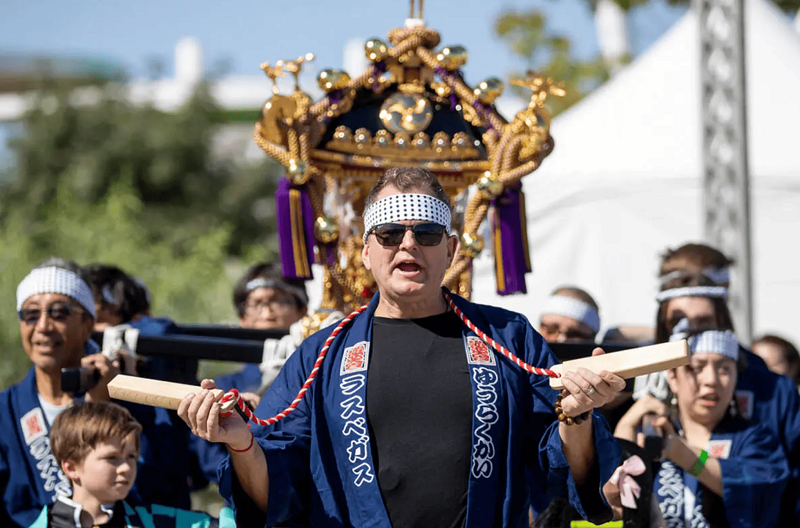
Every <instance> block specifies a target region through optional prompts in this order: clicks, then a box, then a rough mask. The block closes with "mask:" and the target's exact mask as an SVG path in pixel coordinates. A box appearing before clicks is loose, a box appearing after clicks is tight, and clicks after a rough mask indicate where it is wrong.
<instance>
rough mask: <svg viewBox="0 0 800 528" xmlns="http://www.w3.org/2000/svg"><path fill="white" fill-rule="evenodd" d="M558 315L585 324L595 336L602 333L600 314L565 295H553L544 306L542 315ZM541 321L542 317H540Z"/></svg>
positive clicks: (590, 306)
mask: <svg viewBox="0 0 800 528" xmlns="http://www.w3.org/2000/svg"><path fill="white" fill-rule="evenodd" d="M545 314H556V315H563V316H565V317H572V318H573V319H575V320H578V321H580V322H582V323H585V324H586V325H587V326H588V327H589V328H591V329H592V332H594V333H595V334H596V333H597V332H599V331H600V314H598V313H597V310H595V309H594V307H592V305H590V304H588V303H585V302H583V301H581V300H578V299H573V298H572V297H567V296H565V295H553V296H552V297H550V298H549V299H547V302H546V303H545V305H544V309H543V310H542V315H545ZM540 319H541V316H540Z"/></svg>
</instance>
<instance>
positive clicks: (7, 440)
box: [0, 367, 182, 528]
mask: <svg viewBox="0 0 800 528" xmlns="http://www.w3.org/2000/svg"><path fill="white" fill-rule="evenodd" d="M126 407H127V408H128V410H130V411H131V414H133V416H134V418H136V419H137V420H138V421H139V422H140V423H141V424H142V427H143V431H142V453H141V455H140V457H139V466H138V469H139V471H138V476H137V478H136V485H135V486H134V488H133V490H132V491H131V495H130V501H131V502H132V503H134V504H141V503H143V502H144V503H151V502H164V501H165V499H166V500H167V501H169V500H170V499H172V498H173V496H174V494H175V491H176V490H175V486H176V485H177V484H179V482H178V479H179V478H180V475H176V474H174V473H173V472H172V471H171V470H172V468H173V467H174V466H173V464H172V462H171V460H174V459H175V453H176V450H177V449H182V447H181V446H178V445H176V443H175V442H174V441H173V440H174V439H173V438H172V437H171V436H170V435H171V434H172V431H173V427H172V424H171V423H170V420H169V417H168V415H167V413H166V411H165V410H164V409H157V408H154V407H145V406H141V405H134V404H127V405H126ZM0 409H3V412H2V413H0V496H2V500H3V507H2V510H0V526H2V527H4V528H5V527H6V526H9V527H14V526H20V527H23V528H27V527H28V526H29V525H30V524H31V523H33V522H34V521H35V520H36V518H37V517H38V516H39V513H40V512H41V511H42V508H43V507H44V506H46V505H48V504H51V503H52V502H53V500H54V498H55V497H56V495H57V494H61V495H65V496H67V495H70V494H71V493H72V489H71V487H70V485H69V481H68V480H67V479H66V477H65V476H64V474H63V473H62V471H61V469H60V466H59V464H58V462H57V461H56V459H55V457H53V454H52V453H51V451H50V437H49V431H50V426H51V424H49V423H48V422H47V418H45V415H44V412H43V411H42V409H41V407H40V405H39V398H38V395H37V392H36V377H35V374H34V368H33V367H31V370H30V371H29V372H28V374H27V376H25V379H23V380H22V381H21V382H20V383H19V384H17V385H13V386H11V387H9V388H8V389H6V390H4V391H3V392H0ZM156 498H158V500H155V499H156Z"/></svg>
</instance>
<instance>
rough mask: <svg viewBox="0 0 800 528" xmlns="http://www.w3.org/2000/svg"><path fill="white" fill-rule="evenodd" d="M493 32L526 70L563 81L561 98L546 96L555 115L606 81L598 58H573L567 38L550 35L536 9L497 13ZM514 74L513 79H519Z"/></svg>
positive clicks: (606, 70)
mask: <svg viewBox="0 0 800 528" xmlns="http://www.w3.org/2000/svg"><path fill="white" fill-rule="evenodd" d="M494 30H495V33H496V34H497V35H498V36H499V37H500V38H501V39H503V40H504V41H506V43H507V44H508V46H509V47H510V48H511V51H512V52H513V53H514V54H515V55H517V56H518V57H520V58H521V59H523V61H525V65H526V69H530V70H535V71H537V72H541V73H543V74H545V75H547V76H548V77H552V78H553V79H555V80H557V81H560V82H563V83H564V87H565V88H566V90H567V95H566V96H565V97H550V98H548V99H547V106H548V108H549V109H550V112H551V113H552V114H553V115H554V116H555V115H558V114H559V113H561V112H563V111H564V110H566V109H567V108H569V107H570V106H572V105H573V104H574V103H576V102H577V101H579V100H580V99H581V98H582V97H583V96H584V95H585V94H587V93H588V92H590V91H591V90H593V89H595V88H596V87H597V86H599V85H600V84H601V83H603V82H605V81H606V80H608V78H609V76H610V74H611V70H610V68H609V66H608V65H607V64H606V63H605V61H604V60H603V58H602V57H600V56H598V57H596V58H593V59H590V60H580V59H578V58H576V57H574V56H573V54H572V49H571V44H570V41H569V38H567V37H566V36H564V35H559V34H553V33H552V32H551V31H550V30H549V29H548V28H547V23H546V18H545V15H544V14H543V13H542V12H541V11H538V10H535V9H534V10H527V11H508V12H506V13H503V14H501V15H500V16H499V17H498V18H497V20H496V22H495V26H494ZM520 75H521V74H516V75H515V76H520Z"/></svg>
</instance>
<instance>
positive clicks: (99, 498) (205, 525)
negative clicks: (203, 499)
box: [30, 402, 235, 528]
mask: <svg viewBox="0 0 800 528" xmlns="http://www.w3.org/2000/svg"><path fill="white" fill-rule="evenodd" d="M141 431H142V426H141V425H139V423H138V422H137V421H136V420H134V419H133V417H132V416H131V415H130V413H129V412H128V410H127V409H125V408H124V407H121V406H119V405H116V404H114V403H110V402H86V403H84V404H83V405H78V406H74V407H70V408H69V409H67V410H65V411H64V412H62V413H61V414H60V415H59V416H58V418H56V419H55V421H54V422H53V427H52V429H51V431H50V445H51V450H52V453H53V456H54V457H55V459H56V460H57V461H58V463H59V465H60V467H61V470H62V471H63V472H64V475H66V477H67V478H68V479H69V481H70V483H71V484H72V497H64V496H58V498H57V499H56V501H55V502H54V503H53V504H52V505H50V506H45V508H44V510H42V513H41V514H40V515H39V518H38V519H37V520H36V522H34V523H33V524H32V525H31V527H30V528H67V527H69V528H82V527H94V526H97V527H101V526H102V527H108V528H116V527H119V528H167V527H169V528H181V527H184V526H186V527H192V528H217V527H223V528H224V527H227V526H235V524H234V523H233V518H232V517H233V516H232V512H230V513H229V512H227V511H226V510H223V512H222V516H221V520H220V521H217V519H214V518H213V517H210V516H209V515H208V514H205V513H200V512H193V511H186V510H178V509H176V508H171V507H166V506H157V505H152V506H147V507H144V506H139V507H136V508H132V507H131V506H129V505H128V504H127V503H126V502H125V497H127V496H128V492H129V491H130V490H131V487H132V486H133V482H134V481H135V480H136V461H137V459H138V458H139V450H140V448H141V445H140V441H139V434H140V433H141Z"/></svg>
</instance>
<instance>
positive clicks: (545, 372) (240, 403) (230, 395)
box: [220, 292, 561, 425]
mask: <svg viewBox="0 0 800 528" xmlns="http://www.w3.org/2000/svg"><path fill="white" fill-rule="evenodd" d="M444 298H445V300H446V301H447V303H448V304H449V305H450V308H452V309H453V311H454V312H455V313H456V315H458V317H459V318H460V319H461V322H463V323H464V325H466V327H467V328H469V329H470V330H472V331H473V332H475V334H477V336H478V337H480V338H481V339H482V340H483V341H485V342H486V343H488V344H489V345H490V346H491V347H492V348H493V349H495V350H496V351H497V352H499V353H501V354H502V355H504V356H505V357H506V358H508V359H509V360H511V362H512V363H514V364H515V365H516V366H518V367H519V368H521V369H522V370H524V371H526V372H530V373H531V374H537V375H539V376H548V377H550V378H560V377H561V374H558V373H556V372H553V371H552V370H549V369H543V368H539V367H532V366H531V365H528V364H527V363H525V362H524V361H522V360H521V359H520V358H518V357H517V356H515V355H514V354H513V353H512V352H511V351H510V350H508V349H507V348H506V347H504V346H503V345H501V344H500V343H498V342H497V341H495V340H494V339H492V338H491V337H489V336H487V335H486V334H485V333H484V332H483V331H482V330H481V329H480V328H478V327H477V326H475V325H474V324H473V323H472V321H470V320H469V319H467V316H466V315H464V313H463V312H462V311H461V310H459V309H458V307H457V306H456V304H455V302H453V298H452V297H450V295H449V294H448V293H447V292H444ZM366 309H367V305H364V306H362V307H361V308H359V309H358V310H356V311H355V312H353V313H351V314H350V315H348V316H347V317H345V318H344V319H342V320H341V321H340V322H339V324H338V325H336V328H334V330H333V332H331V335H329V336H328V339H326V340H325V343H324V344H323V346H322V350H320V352H319V355H318V356H317V360H316V361H315V362H314V368H313V369H311V373H310V374H309V375H308V378H307V379H306V381H305V383H303V386H302V387H301V388H300V392H298V393H297V396H296V397H295V399H294V400H293V401H292V403H291V404H290V405H289V406H288V407H287V408H286V409H284V410H283V411H281V412H279V413H278V414H276V415H275V416H273V417H272V418H270V419H268V420H262V419H261V418H259V417H257V416H256V415H255V414H253V411H251V410H250V407H248V406H247V405H246V404H245V403H244V400H243V399H242V398H241V397H240V396H239V391H237V390H236V389H231V390H230V391H229V392H226V393H225V395H224V396H222V399H221V400H220V403H225V402H228V401H230V400H234V399H235V400H236V406H237V407H238V408H239V410H240V411H242V413H243V414H244V415H245V416H247V419H248V420H250V421H251V422H253V423H255V424H257V425H272V424H274V423H277V422H279V421H281V420H283V419H284V418H286V417H287V416H289V414H291V412H292V411H294V410H295V409H296V408H297V406H298V405H299V404H300V402H301V401H302V400H303V396H305V394H306V392H307V391H308V389H309V387H311V384H312V383H314V379H315V378H316V377H317V372H319V369H320V367H321V366H322V362H323V360H324V359H325V356H326V355H327V354H328V349H329V348H330V347H331V343H333V340H334V339H335V338H336V336H337V335H339V333H340V332H341V331H342V330H343V329H344V327H345V326H347V325H348V324H350V321H352V320H353V319H355V318H356V317H357V316H358V315H359V314H361V313H362V312H364V310H366ZM232 414H233V413H231V412H225V413H220V416H222V417H227V416H231V415H232Z"/></svg>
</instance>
